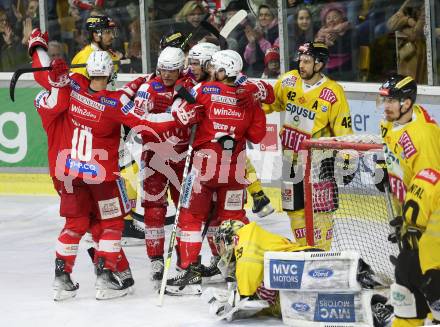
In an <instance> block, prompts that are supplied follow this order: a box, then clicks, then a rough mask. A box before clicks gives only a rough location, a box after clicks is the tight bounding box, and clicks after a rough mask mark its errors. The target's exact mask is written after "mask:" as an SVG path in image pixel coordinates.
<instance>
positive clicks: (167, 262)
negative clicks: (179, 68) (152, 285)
mask: <svg viewBox="0 0 440 327" xmlns="http://www.w3.org/2000/svg"><path fill="white" fill-rule="evenodd" d="M175 90H176V92H177V94H178V95H179V96H180V97H181V98H182V99H184V100H186V101H187V102H188V103H195V99H194V97H193V96H192V95H191V94H189V92H188V91H187V90H186V89H185V88H184V87H183V86H182V85H178V86H177V87H176V89H175ZM196 131H197V124H195V125H193V126H192V127H191V134H190V137H189V141H188V152H187V153H186V160H185V168H184V169H183V176H182V185H181V187H180V194H179V202H178V203H177V208H176V219H175V221H174V225H173V230H172V231H171V235H170V241H169V244H168V251H167V253H166V259H165V264H164V271H163V277H162V283H161V285H160V291H159V303H158V304H159V306H162V304H163V298H164V295H165V286H166V284H167V276H168V271H169V270H170V266H171V258H172V256H173V250H174V245H175V243H176V233H177V224H178V223H179V215H180V208H181V205H182V202H183V197H184V188H185V181H186V178H187V176H188V171H189V166H190V163H191V156H192V153H193V147H192V145H193V142H194V138H195V135H196Z"/></svg>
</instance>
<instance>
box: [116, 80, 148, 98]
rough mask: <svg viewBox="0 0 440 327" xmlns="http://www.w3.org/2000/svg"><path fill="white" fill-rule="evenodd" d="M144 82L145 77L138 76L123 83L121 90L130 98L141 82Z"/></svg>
mask: <svg viewBox="0 0 440 327" xmlns="http://www.w3.org/2000/svg"><path fill="white" fill-rule="evenodd" d="M145 82H146V78H145V77H138V78H136V79H135V80H132V81H131V82H128V83H127V84H125V85H124V86H123V87H122V88H121V90H122V91H123V92H124V93H125V94H127V95H128V96H129V97H130V98H132V97H134V95H135V94H136V92H137V90H138V89H139V88H140V87H141V85H142V84H144V83H145Z"/></svg>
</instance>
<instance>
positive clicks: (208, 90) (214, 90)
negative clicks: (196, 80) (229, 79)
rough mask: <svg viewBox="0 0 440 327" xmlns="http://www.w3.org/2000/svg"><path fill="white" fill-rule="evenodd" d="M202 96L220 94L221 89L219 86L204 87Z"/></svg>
mask: <svg viewBox="0 0 440 327" xmlns="http://www.w3.org/2000/svg"><path fill="white" fill-rule="evenodd" d="M202 94H220V88H219V87H218V86H204V87H203V88H202Z"/></svg>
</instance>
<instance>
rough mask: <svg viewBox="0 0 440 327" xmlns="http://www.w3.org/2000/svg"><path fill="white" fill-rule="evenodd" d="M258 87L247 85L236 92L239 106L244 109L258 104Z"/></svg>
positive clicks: (238, 88)
mask: <svg viewBox="0 0 440 327" xmlns="http://www.w3.org/2000/svg"><path fill="white" fill-rule="evenodd" d="M257 93H258V87H257V86H256V85H255V84H251V83H246V84H245V85H240V86H239V87H237V89H236V90H235V94H236V95H237V100H238V101H237V104H238V105H239V106H240V107H242V108H250V107H253V106H255V105H257V104H258V99H257V96H256V95H257Z"/></svg>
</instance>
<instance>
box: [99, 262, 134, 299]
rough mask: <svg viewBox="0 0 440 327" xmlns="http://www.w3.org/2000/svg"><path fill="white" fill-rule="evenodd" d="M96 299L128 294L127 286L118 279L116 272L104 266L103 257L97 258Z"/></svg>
mask: <svg viewBox="0 0 440 327" xmlns="http://www.w3.org/2000/svg"><path fill="white" fill-rule="evenodd" d="M95 288H96V299H97V300H110V299H114V298H117V297H122V296H125V295H127V294H128V292H129V289H128V286H124V285H122V284H121V282H120V281H119V280H118V278H117V276H116V274H115V273H114V272H112V271H111V270H110V269H107V268H104V259H103V258H99V259H98V266H97V277H96V283H95Z"/></svg>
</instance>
